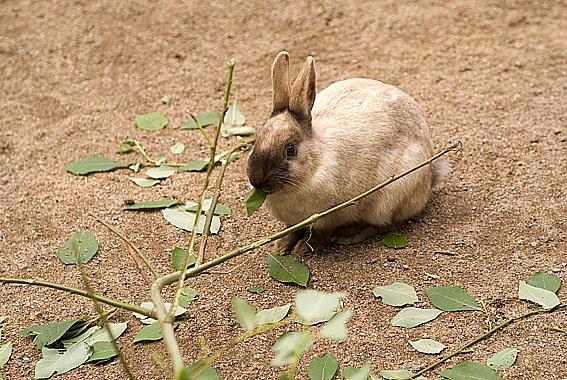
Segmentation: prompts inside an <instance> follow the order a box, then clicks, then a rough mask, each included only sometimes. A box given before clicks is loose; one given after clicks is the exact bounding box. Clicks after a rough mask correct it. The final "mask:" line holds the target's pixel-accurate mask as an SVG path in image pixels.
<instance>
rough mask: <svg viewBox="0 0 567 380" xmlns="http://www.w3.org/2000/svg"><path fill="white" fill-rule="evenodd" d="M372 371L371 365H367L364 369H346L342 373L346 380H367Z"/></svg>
mask: <svg viewBox="0 0 567 380" xmlns="http://www.w3.org/2000/svg"><path fill="white" fill-rule="evenodd" d="M370 369H371V367H370V364H365V365H364V367H362V368H355V367H346V368H343V369H342V371H341V372H342V374H343V377H344V378H345V380H367V379H368V378H369V376H368V375H369V374H370Z"/></svg>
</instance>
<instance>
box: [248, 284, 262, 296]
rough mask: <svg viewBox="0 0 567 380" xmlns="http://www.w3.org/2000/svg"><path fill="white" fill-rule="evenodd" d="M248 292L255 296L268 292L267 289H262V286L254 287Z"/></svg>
mask: <svg viewBox="0 0 567 380" xmlns="http://www.w3.org/2000/svg"><path fill="white" fill-rule="evenodd" d="M246 290H247V291H248V292H250V293H254V294H260V293H264V292H265V291H266V289H264V288H262V287H261V286H252V287H250V288H248V289H246Z"/></svg>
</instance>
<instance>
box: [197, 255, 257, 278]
mask: <svg viewBox="0 0 567 380" xmlns="http://www.w3.org/2000/svg"><path fill="white" fill-rule="evenodd" d="M254 257H256V253H254V254H252V255H250V256H249V257H247V258H246V260H244V261H243V262H241V263H240V264H238V265H235V266H234V267H233V268H231V269H229V270H226V271H220V270H216V271H213V270H210V271H207V272H205V273H207V274H231V273H232V272H234V271H235V270H237V269H238V268H240V267H241V266H243V265H245V264H246V263H247V262H248V261H250V259H253V258H254Z"/></svg>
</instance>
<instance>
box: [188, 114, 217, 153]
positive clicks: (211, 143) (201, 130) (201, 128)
mask: <svg viewBox="0 0 567 380" xmlns="http://www.w3.org/2000/svg"><path fill="white" fill-rule="evenodd" d="M188 114H189V117H191V119H193V122H194V123H195V125H196V126H197V128H198V129H199V131H200V132H201V134H202V135H203V137H204V138H205V140H206V141H207V145H208V146H209V148H212V147H213V142H212V141H211V138H210V137H209V135H208V134H207V132H205V129H204V128H203V126H202V125H201V122H200V121H199V120H197V118H196V117H195V115H193V114H192V113H191V112H188Z"/></svg>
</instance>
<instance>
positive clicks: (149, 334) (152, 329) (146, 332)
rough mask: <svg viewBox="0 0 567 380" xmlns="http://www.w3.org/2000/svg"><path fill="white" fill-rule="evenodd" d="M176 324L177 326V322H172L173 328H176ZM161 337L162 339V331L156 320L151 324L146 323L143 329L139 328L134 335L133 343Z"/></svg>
mask: <svg viewBox="0 0 567 380" xmlns="http://www.w3.org/2000/svg"><path fill="white" fill-rule="evenodd" d="M177 326H179V323H178V322H175V323H173V328H174V329H176V328H177ZM161 339H163V332H162V331H161V326H160V324H159V322H158V321H156V322H153V323H152V324H151V325H147V326H145V327H144V328H143V329H141V330H140V331H139V332H138V333H137V334H136V336H135V337H134V343H137V342H148V341H156V340H161Z"/></svg>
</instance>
